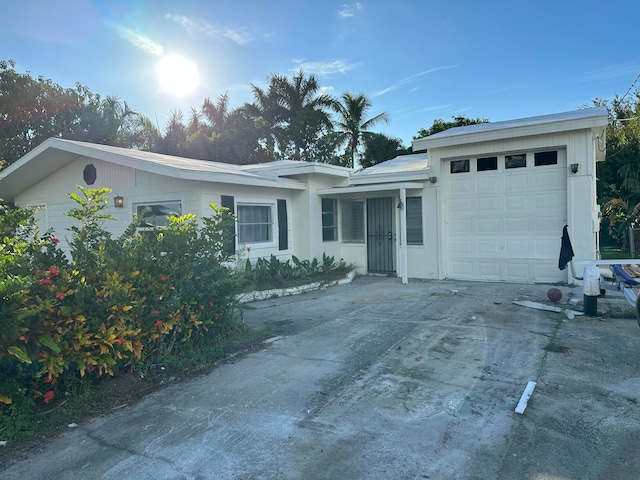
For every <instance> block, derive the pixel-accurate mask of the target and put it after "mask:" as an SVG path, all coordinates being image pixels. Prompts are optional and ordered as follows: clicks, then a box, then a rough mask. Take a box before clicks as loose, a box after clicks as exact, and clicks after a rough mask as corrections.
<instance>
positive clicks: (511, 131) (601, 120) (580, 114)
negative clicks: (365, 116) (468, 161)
mask: <svg viewBox="0 0 640 480" xmlns="http://www.w3.org/2000/svg"><path fill="white" fill-rule="evenodd" d="M608 121H609V117H608V111H607V109H606V108H605V107H597V108H586V109H581V110H575V111H572V112H565V113H557V114H551V115H542V116H539V117H528V118H522V119H516V120H507V121H504V122H490V123H481V124H477V125H468V126H464V127H456V128H451V129H449V130H445V131H444V132H440V133H436V134H435V135H430V136H428V137H424V138H420V139H418V140H414V141H413V149H414V150H423V149H427V150H429V149H433V148H440V147H449V146H452V145H463V144H470V143H479V142H489V141H494V140H503V139H507V138H514V137H527V136H533V135H544V134H548V133H558V132H566V131H572V130H583V129H591V128H604V127H606V126H607V124H608Z"/></svg>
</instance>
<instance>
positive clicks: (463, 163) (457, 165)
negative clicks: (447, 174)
mask: <svg viewBox="0 0 640 480" xmlns="http://www.w3.org/2000/svg"><path fill="white" fill-rule="evenodd" d="M449 168H450V169H451V173H465V172H468V171H469V159H465V160H452V161H451V163H450V164H449Z"/></svg>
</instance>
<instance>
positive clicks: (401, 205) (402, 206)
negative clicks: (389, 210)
mask: <svg viewBox="0 0 640 480" xmlns="http://www.w3.org/2000/svg"><path fill="white" fill-rule="evenodd" d="M397 208H398V209H399V210H402V209H403V208H404V203H402V200H400V202H399V203H398V207H397Z"/></svg>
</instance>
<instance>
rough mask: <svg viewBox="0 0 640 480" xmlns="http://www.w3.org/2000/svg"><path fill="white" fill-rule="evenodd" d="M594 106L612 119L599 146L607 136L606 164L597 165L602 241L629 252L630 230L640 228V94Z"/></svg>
mask: <svg viewBox="0 0 640 480" xmlns="http://www.w3.org/2000/svg"><path fill="white" fill-rule="evenodd" d="M593 104H594V105H596V106H605V107H607V109H608V110H609V116H610V118H611V122H610V124H609V125H608V127H607V129H606V132H602V133H601V135H602V137H603V139H602V141H599V142H598V143H597V145H598V148H604V137H605V135H606V149H607V155H606V161H604V162H598V163H597V164H596V171H597V177H598V183H597V188H598V201H599V203H600V204H601V209H602V214H603V217H604V219H605V225H606V226H607V228H606V229H604V230H603V231H602V234H603V238H602V240H603V243H615V244H618V245H622V247H623V248H627V247H628V242H627V240H628V236H627V235H625V231H626V228H627V227H628V226H630V225H631V226H638V225H639V224H640V216H639V214H640V92H638V91H636V92H634V93H633V94H632V95H630V96H629V98H626V97H622V98H620V97H618V96H617V95H616V96H615V97H614V98H613V100H611V101H610V102H609V101H607V100H603V99H596V100H594V101H593Z"/></svg>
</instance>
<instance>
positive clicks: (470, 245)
mask: <svg viewBox="0 0 640 480" xmlns="http://www.w3.org/2000/svg"><path fill="white" fill-rule="evenodd" d="M453 162H454V163H453V165H452V164H451V163H452V161H446V162H445V164H444V165H443V173H444V177H445V182H446V183H445V193H444V194H445V224H446V229H445V232H446V233H445V244H446V249H445V251H446V252H447V253H446V255H447V257H446V269H447V271H446V276H447V277H448V278H454V279H460V280H491V281H512V282H556V281H560V280H563V279H564V272H561V271H560V270H559V269H558V256H559V253H560V237H561V235H562V227H563V225H565V222H566V216H567V215H566V212H567V193H566V188H567V166H566V151H564V150H559V151H557V152H555V151H554V152H538V153H534V152H527V153H523V154H516V155H499V156H496V157H485V158H470V159H468V160H457V161H453ZM554 162H555V163H554ZM455 172H458V173H455Z"/></svg>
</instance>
